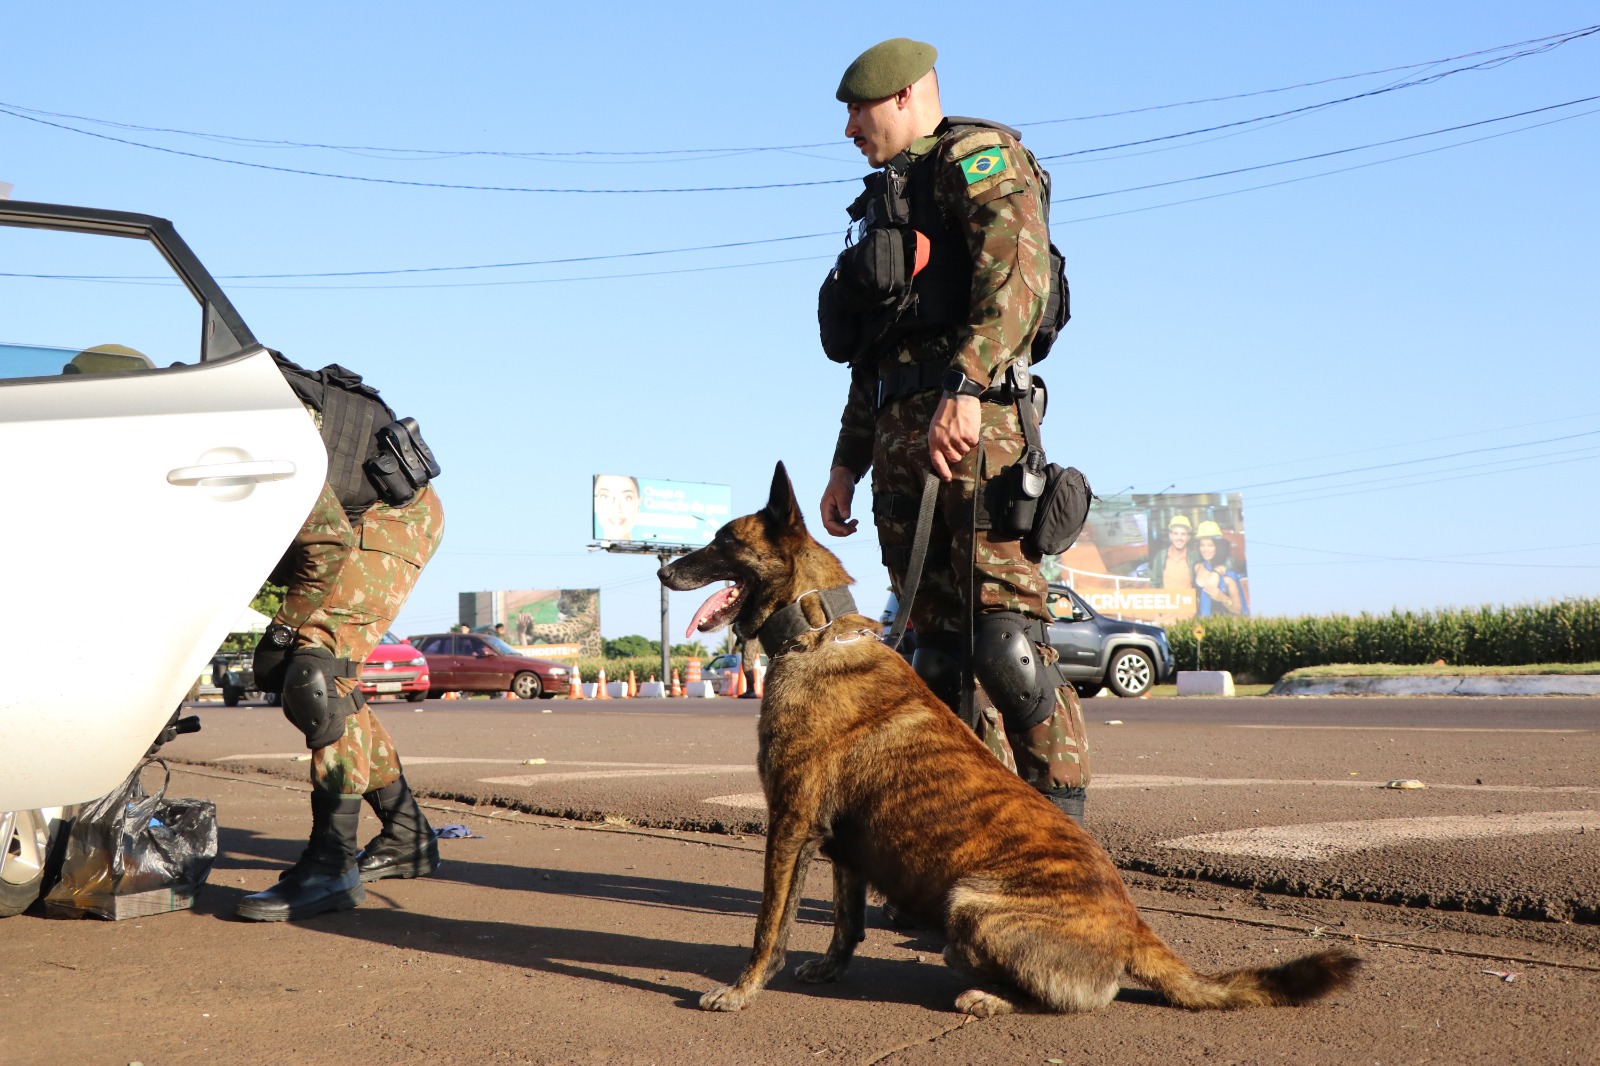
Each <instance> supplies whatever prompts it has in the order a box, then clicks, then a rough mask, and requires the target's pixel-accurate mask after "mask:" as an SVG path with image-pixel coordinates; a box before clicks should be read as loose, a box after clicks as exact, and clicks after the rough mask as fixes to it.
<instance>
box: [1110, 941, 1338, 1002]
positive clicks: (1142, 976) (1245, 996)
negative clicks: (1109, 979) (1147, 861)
mask: <svg viewBox="0 0 1600 1066" xmlns="http://www.w3.org/2000/svg"><path fill="white" fill-rule="evenodd" d="M1142 933H1143V934H1144V935H1143V936H1142V937H1141V939H1140V943H1139V944H1138V945H1137V946H1136V947H1135V948H1134V951H1133V957H1132V958H1131V959H1130V960H1129V963H1128V973H1129V975H1130V976H1132V977H1134V978H1135V979H1137V980H1138V981H1140V982H1142V983H1143V984H1146V985H1148V986H1150V987H1151V988H1153V989H1155V990H1156V991H1157V992H1160V993H1161V994H1162V995H1163V996H1165V997H1166V998H1167V1001H1168V1002H1170V1003H1171V1004H1172V1005H1173V1006H1176V1007H1183V1008H1186V1009H1188V1010H1236V1009H1238V1008H1239V1007H1298V1006H1300V1005H1301V1004H1305V1003H1310V1002H1312V1001H1313V1000H1317V999H1321V998H1322V997H1323V996H1326V995H1327V994H1328V993H1330V992H1335V991H1337V990H1338V989H1341V988H1343V987H1344V986H1345V985H1347V984H1349V983H1350V979H1351V978H1352V977H1354V976H1355V972H1356V970H1357V969H1358V968H1359V967H1360V966H1361V960H1360V959H1359V958H1357V957H1356V956H1355V955H1352V954H1350V953H1349V952H1348V951H1342V950H1340V949H1338V948H1334V949H1330V950H1328V951H1318V952H1314V953H1313V954H1310V955H1303V956H1301V957H1300V958H1298V959H1294V960H1292V961H1290V962H1286V963H1283V964H1282V965H1279V966H1264V967H1259V968H1256V969H1250V970H1233V971H1230V972H1228V973H1221V974H1200V973H1195V972H1194V971H1193V970H1191V969H1190V968H1189V966H1188V964H1187V963H1185V962H1184V961H1183V960H1182V959H1180V958H1179V957H1178V956H1177V954H1176V953H1175V952H1174V951H1173V950H1172V949H1171V948H1169V947H1168V946H1167V945H1166V944H1165V943H1163V942H1162V940H1161V938H1160V937H1158V936H1156V934H1155V933H1154V932H1153V931H1152V930H1150V929H1149V928H1148V927H1146V928H1145V929H1144V930H1142Z"/></svg>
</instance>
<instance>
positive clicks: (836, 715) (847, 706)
mask: <svg viewBox="0 0 1600 1066" xmlns="http://www.w3.org/2000/svg"><path fill="white" fill-rule="evenodd" d="M660 577H661V580H662V582H663V583H665V584H666V586H667V587H668V588H671V589H677V590H679V591H684V590H688V589H695V588H700V587H702V586H704V585H707V584H710V583H711V582H713V581H732V582H734V585H733V587H732V588H728V589H723V590H722V591H720V592H718V593H717V594H716V595H715V596H712V597H711V599H710V600H708V601H706V603H705V605H704V606H702V607H701V608H700V610H699V612H698V613H697V614H696V615H695V619H694V622H692V623H691V624H690V630H691V632H692V631H694V630H696V629H698V630H699V631H700V632H712V631H714V630H717V629H721V628H722V627H723V626H726V625H728V624H729V623H732V624H733V626H734V629H735V631H736V632H737V633H739V634H740V635H741V636H747V637H748V636H754V635H756V634H757V633H758V632H759V633H760V634H761V637H762V645H763V647H765V649H766V650H767V652H768V654H769V655H770V656H771V663H772V666H771V670H770V673H769V674H768V675H767V681H766V692H765V699H764V700H763V702H762V705H761V720H760V727H759V734H760V750H759V755H758V756H757V767H758V769H759V771H760V773H761V784H762V787H763V789H765V791H766V796H767V810H768V830H767V849H766V864H765V871H764V874H763V877H762V886H761V913H760V915H759V917H758V918H757V919H756V938H755V948H754V950H753V951H752V952H751V954H750V962H749V964H748V965H746V966H745V969H744V972H743V973H742V974H740V975H739V979H738V981H736V982H735V983H734V984H732V985H730V986H728V987H726V988H719V989H715V990H714V991H711V992H708V993H706V994H705V996H704V997H702V998H701V1000H700V1006H701V1007H702V1008H704V1009H706V1010H724V1011H732V1010H739V1009H740V1008H742V1007H743V1006H744V1005H745V1004H746V1003H748V1002H749V1001H750V999H751V998H752V997H753V996H755V994H756V993H757V992H759V991H761V989H762V988H763V987H764V986H765V985H766V983H767V981H768V980H769V979H770V978H771V977H772V975H773V974H774V973H776V972H777V971H778V969H779V968H780V967H781V966H782V965H783V956H784V946H785V944H786V942H787V940H788V937H789V929H790V927H791V925H792V924H793V923H794V915H795V909H796V907H797V906H798V905H799V903H800V893H801V891H802V888H803V886H804V884H805V873H806V866H807V864H808V863H809V862H810V861H811V858H812V856H813V855H815V854H816V851H817V849H818V848H819V847H820V848H821V849H822V851H823V853H824V854H826V855H827V856H828V857H829V858H831V859H832V860H833V892H834V896H833V914H834V927H833V941H832V943H831V944H829V946H828V951H827V954H825V955H824V956H823V957H822V958H820V959H813V960H811V961H809V962H806V963H804V964H802V965H801V966H800V967H798V968H797V969H796V970H795V976H797V977H799V978H800V979H801V980H802V981H813V982H814V981H832V980H835V979H837V978H838V977H839V976H840V975H841V974H842V973H844V971H845V968H846V967H847V966H848V965H849V964H850V958H851V956H852V955H853V954H854V952H855V948H856V944H857V943H858V942H859V941H860V940H861V939H862V937H863V935H864V933H863V930H864V924H863V922H864V911H865V908H866V890H867V886H868V885H869V884H870V885H873V886H876V887H877V888H878V889H879V890H880V891H882V892H883V894H884V895H885V896H886V897H888V899H889V900H891V901H892V902H894V903H895V905H896V906H898V907H899V908H900V909H901V910H902V911H904V912H906V913H908V914H911V915H915V916H918V917H919V918H921V919H922V920H923V921H925V922H928V923H929V924H932V925H935V926H936V927H940V928H942V929H943V930H944V933H945V938H946V942H947V944H948V946H947V947H946V948H945V961H946V962H947V963H948V964H949V965H950V966H951V967H953V968H954V969H956V970H958V971H961V972H963V973H965V974H966V975H968V976H970V977H973V978H976V979H979V980H983V981H987V982H991V983H992V984H993V985H995V986H998V990H997V991H986V990H983V989H977V988H974V989H971V990H969V991H967V992H964V993H962V994H961V995H960V996H959V997H957V999H956V1009H957V1010H960V1011H963V1012H965V1013H967V1014H973V1015H978V1016H980V1017H987V1016H989V1015H993V1014H1001V1013H1005V1012H1008V1011H1012V1010H1016V1009H1019V1008H1020V1009H1032V1010H1046V1011H1084V1010H1094V1009H1096V1008H1099V1007H1103V1006H1105V1005H1106V1004H1107V1003H1109V1002H1110V1001H1111V999H1112V998H1113V997H1114V996H1115V995H1116V994H1117V988H1118V984H1119V982H1120V980H1121V978H1122V976H1123V975H1124V974H1127V975H1128V976H1130V977H1132V978H1134V979H1135V980H1137V981H1140V982H1142V983H1144V984H1146V985H1148V986H1150V987H1151V988H1153V989H1155V990H1156V991H1158V992H1160V993H1161V994H1162V995H1164V996H1165V997H1166V998H1167V999H1168V1000H1169V1001H1170V1002H1172V1003H1173V1004H1175V1005H1177V1006H1180V1007H1188V1008H1191V1009H1195V1010H1199V1009H1206V1008H1224V1009H1226V1008H1232V1007H1249V1006H1265V1005H1288V1004H1300V1003H1306V1002H1309V1001H1311V1000H1314V999H1317V998H1318V997H1320V996H1323V995H1326V994H1327V993H1329V992H1331V991H1334V990H1335V989H1337V988H1340V987H1341V986H1343V985H1344V984H1346V983H1347V982H1348V981H1349V979H1350V977H1351V975H1352V974H1353V973H1354V972H1355V970H1356V967H1357V966H1358V965H1359V964H1360V963H1359V960H1358V959H1357V958H1356V957H1355V956H1353V955H1350V954H1348V953H1346V952H1343V951H1324V952H1319V953H1317V954H1313V955H1307V956H1305V957H1303V958H1300V959H1296V960H1295V961H1293V962H1289V963H1285V964H1283V965H1281V966H1274V967H1270V968H1265V969H1254V970H1237V971H1234V972H1232V973H1226V974H1221V975H1219V976H1215V977H1208V976H1204V975H1201V974H1197V973H1195V972H1194V971H1193V970H1191V969H1190V968H1189V967H1188V966H1187V965H1185V964H1184V962H1183V960H1182V959H1180V958H1178V956H1177V955H1175V954H1174V953H1173V952H1172V949H1170V948H1169V947H1167V945H1166V944H1165V943H1163V942H1162V940H1161V938H1160V937H1158V936H1156V934H1155V933H1154V932H1153V931H1152V930H1151V929H1150V927H1149V926H1147V925H1145V923H1144V921H1143V920H1142V919H1140V917H1139V913H1138V911H1137V910H1136V909H1135V908H1134V904H1133V900H1132V898H1131V897H1130V896H1129V895H1128V890H1127V887H1126V886H1125V885H1124V884H1123V883H1122V878H1121V876H1120V875H1119V874H1118V873H1117V869H1116V867H1115V866H1114V865H1112V862H1111V858H1110V856H1108V855H1107V854H1106V853H1105V851H1104V850H1102V849H1101V848H1100V846H1099V845H1098V844H1096V843H1095V842H1094V840H1093V839H1091V838H1090V836H1089V835H1088V834H1087V833H1085V832H1084V831H1083V830H1082V829H1080V828H1078V826H1077V825H1076V824H1074V823H1073V821H1072V820H1071V819H1070V818H1068V817H1067V816H1066V815H1064V814H1062V813H1061V812H1060V811H1059V810H1057V809H1056V807H1055V806H1054V805H1053V804H1051V803H1050V801H1049V800H1047V799H1045V798H1044V797H1043V796H1041V795H1040V794H1039V793H1038V792H1036V791H1034V790H1033V789H1032V788H1030V787H1029V786H1028V785H1026V784H1024V783H1023V782H1022V781H1021V780H1020V779H1019V778H1017V777H1016V776H1015V775H1013V774H1011V773H1008V772H1007V771H1006V770H1005V769H1004V768H1003V767H1002V766H1001V764H1000V763H999V762H998V761H997V760H996V759H995V757H994V756H993V755H992V754H990V752H989V751H988V749H986V748H985V747H984V746H983V744H982V743H981V742H980V741H979V740H978V738H977V737H976V736H975V735H974V734H973V733H972V731H971V730H970V729H968V728H967V727H966V726H965V725H963V724H962V723H961V721H960V720H959V719H958V718H956V716H955V715H953V714H951V713H950V711H949V709H948V708H947V707H946V706H945V705H944V704H943V703H941V702H940V701H939V700H938V698H937V697H935V696H934V695H933V693H932V692H931V691H929V689H928V687H927V686H926V685H924V684H923V683H922V680H921V679H920V678H918V677H917V675H916V674H915V673H913V672H912V670H911V667H910V666H908V665H907V664H906V662H905V660H904V659H902V658H901V657H900V656H899V655H897V654H895V653H894V652H893V651H891V650H890V649H889V648H888V647H886V646H885V645H883V644H882V643H880V641H879V640H878V628H877V626H876V625H875V624H874V623H873V622H872V621H870V620H869V619H867V618H865V617H863V616H862V615H859V614H856V613H854V605H853V604H852V603H849V602H848V599H847V594H845V593H843V592H842V590H843V588H844V586H847V585H849V584H850V583H851V579H850V575H848V574H846V573H845V571H844V568H843V567H842V566H840V564H839V560H838V559H837V558H836V557H835V556H834V555H833V553H832V552H830V551H828V550H827V549H826V548H824V547H822V545H820V544H818V543H817V542H816V541H815V540H813V539H812V537H811V535H810V534H809V533H807V532H806V527H805V523H804V522H802V521H801V518H800V508H799V506H798V505H797V504H796V502H795V497H794V488H793V486H792V485H791V484H790V482H789V477H788V474H787V473H786V472H785V471H784V468H783V464H782V463H779V464H778V468H777V470H776V471H775V473H774V474H773V479H772V493H771V497H770V499H769V500H768V501H767V506H766V508H765V509H763V510H761V511H759V512H757V513H756V514H752V515H746V516H745V517H743V518H736V519H734V520H733V521H731V522H729V523H728V524H727V525H725V526H723V527H722V528H721V529H719V530H718V531H717V534H716V539H714V540H713V541H712V542H711V543H710V544H709V545H707V546H706V547H704V548H701V549H700V550H699V551H696V552H693V553H691V554H689V555H686V556H684V557H683V558H682V559H679V560H678V561H677V562H674V563H671V564H669V565H667V566H664V567H662V568H661V571H660ZM774 641H776V643H774Z"/></svg>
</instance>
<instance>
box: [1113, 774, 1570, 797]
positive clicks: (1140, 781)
mask: <svg viewBox="0 0 1600 1066" xmlns="http://www.w3.org/2000/svg"><path fill="white" fill-rule="evenodd" d="M1390 780H1392V779H1391V778H1384V779H1383V780H1382V781H1357V780H1355V779H1353V778H1348V777H1346V778H1334V779H1332V780H1327V781H1323V780H1318V779H1316V778H1281V777H1177V776H1163V775H1158V774H1095V775H1094V780H1093V781H1092V782H1091V783H1090V787H1091V788H1180V787H1188V786H1194V785H1214V786H1217V787H1221V788H1241V787H1255V788H1262V787H1272V786H1279V785H1299V786H1304V785H1336V786H1338V787H1340V788H1382V787H1384V785H1386V784H1388V783H1389V781H1390ZM1425 783H1426V784H1427V786H1428V788H1430V789H1436V790H1437V789H1451V790H1458V791H1461V792H1528V793H1536V794H1548V795H1585V796H1586V795H1600V787H1595V786H1593V785H1511V784H1504V785H1450V784H1441V783H1439V782H1435V781H1427V782H1425Z"/></svg>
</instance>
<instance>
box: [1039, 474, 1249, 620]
mask: <svg viewBox="0 0 1600 1066" xmlns="http://www.w3.org/2000/svg"><path fill="white" fill-rule="evenodd" d="M1043 569H1044V574H1045V577H1046V578H1047V579H1049V580H1050V581H1055V582H1060V583H1062V584H1067V585H1071V586H1072V587H1073V588H1074V589H1075V590H1076V591H1077V593H1078V595H1080V596H1082V597H1083V598H1084V599H1086V600H1088V601H1089V605H1090V606H1091V607H1093V608H1094V609H1095V610H1096V611H1099V612H1100V613H1101V614H1105V615H1109V616H1110V617H1112V618H1123V619H1128V620H1130V621H1137V622H1152V623H1154V624H1156V625H1168V624H1170V623H1172V622H1176V621H1178V620H1179V619H1181V618H1208V617H1215V616H1222V615H1235V616H1246V615H1249V614H1250V577H1249V569H1248V566H1247V564H1246V560H1245V541H1244V500H1243V497H1241V496H1240V495H1239V494H1238V493H1236V492H1232V493H1160V494H1155V495H1131V496H1102V497H1099V498H1097V499H1096V500H1095V501H1094V506H1093V507H1091V508H1090V510H1089V520H1088V521H1087V522H1086V523H1084V527H1083V532H1082V534H1080V535H1079V537H1078V541H1077V543H1076V544H1074V545H1073V546H1072V547H1071V548H1069V549H1067V550H1066V551H1065V552H1063V553H1062V554H1060V555H1047V556H1045V558H1044V564H1043Z"/></svg>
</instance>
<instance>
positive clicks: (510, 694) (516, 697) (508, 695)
mask: <svg viewBox="0 0 1600 1066" xmlns="http://www.w3.org/2000/svg"><path fill="white" fill-rule="evenodd" d="M521 698H522V697H521V696H519V695H517V694H516V693H515V692H513V691H511V690H510V689H506V699H508V700H520V699H521Z"/></svg>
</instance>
